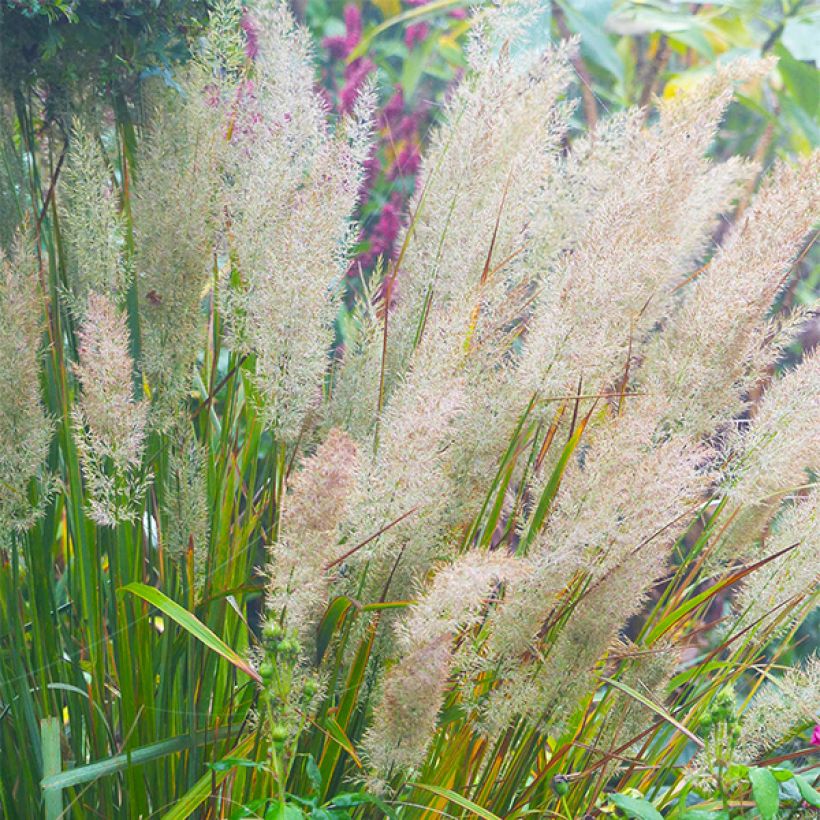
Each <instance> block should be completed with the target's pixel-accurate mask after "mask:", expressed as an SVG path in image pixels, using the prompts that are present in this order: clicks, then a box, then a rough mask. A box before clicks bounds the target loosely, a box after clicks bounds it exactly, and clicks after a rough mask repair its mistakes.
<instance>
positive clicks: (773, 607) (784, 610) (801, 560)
mask: <svg viewBox="0 0 820 820" xmlns="http://www.w3.org/2000/svg"><path fill="white" fill-rule="evenodd" d="M789 547H794V549H793V550H792V551H791V552H789V553H787V554H786V555H782V556H780V557H779V558H775V559H774V560H773V561H772V562H771V563H769V564H766V565H765V566H762V567H760V568H759V569H758V570H756V571H755V572H753V573H752V574H751V575H750V576H749V577H748V578H747V580H746V582H745V583H744V585H743V586H742V587H741V588H740V591H739V592H738V594H737V596H736V597H735V600H734V602H733V609H734V611H735V613H737V618H736V620H735V622H734V624H733V630H734V631H737V630H739V629H743V628H745V627H747V626H751V625H752V624H755V625H756V631H757V632H759V631H762V630H765V629H766V628H767V627H768V626H769V625H770V624H773V623H776V624H777V628H776V633H777V634H782V632H783V631H785V630H786V629H788V627H789V626H790V625H791V624H792V623H793V621H794V618H795V617H796V615H797V612H796V611H795V607H797V606H799V603H800V601H801V599H802V598H804V597H805V596H812V595H815V594H816V593H817V588H818V582H820V492H818V491H817V490H816V489H815V490H812V491H811V492H810V493H809V494H808V495H807V496H806V497H804V498H798V499H797V500H795V501H794V503H792V504H789V505H788V506H787V507H786V509H785V510H784V511H783V512H782V513H781V514H780V515H779V516H778V517H777V519H776V521H775V526H774V531H773V532H772V533H771V534H770V535H769V537H768V538H766V539H764V541H763V544H762V545H761V548H760V549H758V550H756V551H755V554H754V557H755V559H756V560H762V559H764V558H768V557H769V556H773V555H776V554H777V553H778V552H780V551H782V550H785V549H788V548H789Z"/></svg>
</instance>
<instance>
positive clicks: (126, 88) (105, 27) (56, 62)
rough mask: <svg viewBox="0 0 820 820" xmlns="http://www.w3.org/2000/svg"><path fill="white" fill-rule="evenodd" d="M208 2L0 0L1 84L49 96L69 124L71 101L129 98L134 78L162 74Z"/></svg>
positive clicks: (54, 112) (49, 108) (183, 54)
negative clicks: (41, 0)
mask: <svg viewBox="0 0 820 820" xmlns="http://www.w3.org/2000/svg"><path fill="white" fill-rule="evenodd" d="M210 6H211V4H210V3H209V2H208V1H207V0H162V2H155V0H112V1H111V2H109V1H108V0H79V2H65V0H45V2H40V1H39V0H19V1H18V0H3V2H2V3H0V37H1V38H2V42H3V46H2V49H0V87H3V88H5V89H7V90H16V91H19V92H21V93H24V94H27V93H28V92H30V91H33V90H35V89H36V90H37V91H38V93H40V94H42V95H43V96H44V98H45V99H46V101H47V105H46V109H45V114H46V116H47V117H48V118H49V119H56V120H58V121H60V122H61V123H62V124H63V126H64V127H66V128H67V126H68V123H69V122H70V113H71V110H72V107H73V106H74V105H76V104H78V103H79V102H81V101H82V102H84V103H86V104H87V103H89V102H92V103H95V104H97V103H100V102H103V101H104V100H106V99H109V100H110V99H111V95H112V94H113V95H117V96H119V95H122V96H123V97H124V98H128V97H133V96H134V95H135V93H136V90H137V87H138V82H139V78H140V76H144V75H146V74H150V73H157V72H161V73H164V74H165V76H166V77H167V79H168V80H169V81H170V80H171V73H170V72H171V71H172V69H173V67H174V66H175V65H176V64H177V63H179V62H182V61H184V60H186V59H187V58H188V56H189V54H190V51H189V49H190V42H191V37H192V36H194V35H196V33H197V32H198V31H200V30H201V29H202V26H203V24H204V23H205V22H206V21H207V17H208V10H209V8H210Z"/></svg>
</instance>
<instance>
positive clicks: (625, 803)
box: [609, 794, 663, 820]
mask: <svg viewBox="0 0 820 820" xmlns="http://www.w3.org/2000/svg"><path fill="white" fill-rule="evenodd" d="M609 800H610V802H611V803H612V804H613V805H615V806H617V807H618V808H619V809H620V810H621V811H622V812H623V813H624V814H625V815H626V816H627V817H632V818H636V820H663V815H662V814H661V813H660V812H659V811H658V810H657V809H656V808H655V807H654V806H653V805H652V804H651V803H650V802H649V801H648V800H645V799H644V798H643V797H629V795H626V794H611V795H609Z"/></svg>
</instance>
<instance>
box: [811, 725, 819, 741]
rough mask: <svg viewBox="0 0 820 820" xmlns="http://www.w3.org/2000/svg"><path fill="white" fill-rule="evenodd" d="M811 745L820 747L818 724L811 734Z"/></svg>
mask: <svg viewBox="0 0 820 820" xmlns="http://www.w3.org/2000/svg"><path fill="white" fill-rule="evenodd" d="M811 745H812V746H820V723H818V724H817V725H816V726H815V727H814V731H813V732H812V733H811Z"/></svg>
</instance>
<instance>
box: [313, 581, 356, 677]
mask: <svg viewBox="0 0 820 820" xmlns="http://www.w3.org/2000/svg"><path fill="white" fill-rule="evenodd" d="M352 606H353V601H352V600H351V599H350V598H348V597H347V596H346V595H339V596H338V597H336V598H334V599H333V600H332V601H331V602H330V603H329V604H328V607H327V609H326V610H325V614H324V616H323V617H322V620H321V622H320V623H319V629H318V630H317V633H316V663H317V664H320V663H321V662H322V658H323V657H324V656H325V651H326V650H327V647H328V645H329V644H330V640H331V638H332V637H333V634H334V633H335V632H336V630H337V628H338V627H339V625H340V624H341V623H342V622H343V621H344V619H345V616H346V615H347V613H348V611H349V610H350V608H351V607H352Z"/></svg>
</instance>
